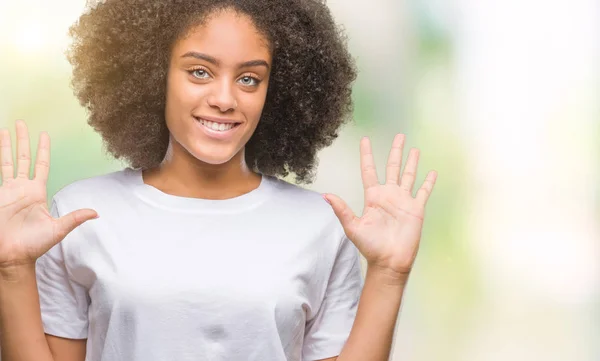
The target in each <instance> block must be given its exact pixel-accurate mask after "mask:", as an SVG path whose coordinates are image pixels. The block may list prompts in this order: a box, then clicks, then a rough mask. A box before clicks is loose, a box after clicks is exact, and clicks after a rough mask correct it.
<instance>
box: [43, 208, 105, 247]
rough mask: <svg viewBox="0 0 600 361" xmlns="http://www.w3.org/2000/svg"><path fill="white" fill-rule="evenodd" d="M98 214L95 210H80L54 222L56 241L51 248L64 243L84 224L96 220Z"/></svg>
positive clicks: (53, 241)
mask: <svg viewBox="0 0 600 361" xmlns="http://www.w3.org/2000/svg"><path fill="white" fill-rule="evenodd" d="M97 216H98V213H96V211H94V210H93V209H78V210H76V211H73V212H71V213H67V214H65V215H64V216H62V217H60V218H58V219H55V220H54V239H53V240H52V244H50V245H49V246H50V247H49V248H48V249H50V248H52V247H53V246H54V245H55V244H57V243H59V242H60V241H62V240H63V239H64V238H65V237H66V236H67V235H68V234H69V233H71V231H73V230H74V229H75V228H77V227H79V226H80V225H81V224H83V223H84V222H87V221H89V220H91V219H95V218H96V217H97Z"/></svg>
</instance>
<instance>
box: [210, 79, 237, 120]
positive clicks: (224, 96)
mask: <svg viewBox="0 0 600 361" xmlns="http://www.w3.org/2000/svg"><path fill="white" fill-rule="evenodd" d="M213 84H214V87H213V89H212V92H211V93H210V94H209V95H208V97H207V99H206V101H207V103H208V105H209V106H210V107H212V108H218V109H219V110H220V111H221V112H223V113H225V112H227V111H229V110H233V109H235V108H237V101H236V100H235V96H234V94H233V89H232V87H231V85H230V84H228V83H227V82H225V81H221V82H218V83H217V82H215V83H213Z"/></svg>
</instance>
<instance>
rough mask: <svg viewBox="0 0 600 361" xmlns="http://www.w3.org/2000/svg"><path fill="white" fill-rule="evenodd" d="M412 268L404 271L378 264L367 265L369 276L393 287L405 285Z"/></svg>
mask: <svg viewBox="0 0 600 361" xmlns="http://www.w3.org/2000/svg"><path fill="white" fill-rule="evenodd" d="M409 275H410V270H406V271H404V272H400V271H396V270H392V269H389V268H386V267H382V266H379V265H377V264H369V265H368V266H367V277H369V278H372V279H374V280H376V282H377V283H380V284H382V285H386V286H391V287H404V286H405V285H406V283H407V282H408V276H409Z"/></svg>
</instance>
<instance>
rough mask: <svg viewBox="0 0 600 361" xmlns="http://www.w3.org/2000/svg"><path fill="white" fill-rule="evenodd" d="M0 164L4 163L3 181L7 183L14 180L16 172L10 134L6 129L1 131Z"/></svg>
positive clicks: (2, 165)
mask: <svg viewBox="0 0 600 361" xmlns="http://www.w3.org/2000/svg"><path fill="white" fill-rule="evenodd" d="M0 162H2V163H1V167H2V181H3V182H4V183H6V182H7V181H9V180H11V179H14V178H15V170H14V168H13V157H12V148H11V145H10V133H9V131H8V129H6V128H3V129H2V130H0Z"/></svg>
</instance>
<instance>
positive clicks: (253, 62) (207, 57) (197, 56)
mask: <svg viewBox="0 0 600 361" xmlns="http://www.w3.org/2000/svg"><path fill="white" fill-rule="evenodd" d="M181 57H182V58H195V59H201V60H206V61H208V62H209V63H212V64H215V65H216V66H219V64H220V62H219V61H218V60H217V59H216V58H214V57H212V56H210V55H207V54H203V53H199V52H197V51H188V52H187V53H185V54H183V55H182V56H181ZM251 66H264V67H266V68H267V69H269V64H268V63H267V62H266V61H264V60H262V59H256V60H249V61H245V62H243V63H240V64H238V68H247V67H251Z"/></svg>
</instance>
